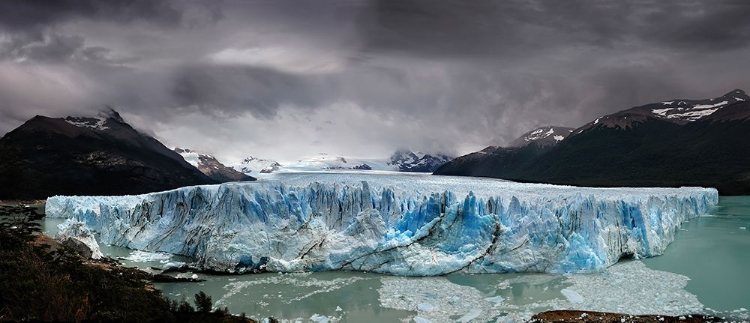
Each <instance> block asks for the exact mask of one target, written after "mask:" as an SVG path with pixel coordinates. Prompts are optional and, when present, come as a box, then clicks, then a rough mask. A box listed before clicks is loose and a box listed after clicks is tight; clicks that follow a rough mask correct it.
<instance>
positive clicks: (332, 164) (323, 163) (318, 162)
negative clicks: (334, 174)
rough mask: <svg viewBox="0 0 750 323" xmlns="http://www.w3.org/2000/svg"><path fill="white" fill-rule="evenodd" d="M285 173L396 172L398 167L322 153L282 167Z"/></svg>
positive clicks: (366, 159)
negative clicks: (336, 171)
mask: <svg viewBox="0 0 750 323" xmlns="http://www.w3.org/2000/svg"><path fill="white" fill-rule="evenodd" d="M281 169H282V170H283V171H292V172H294V171H318V170H380V171H394V170H397V169H396V167H394V166H391V165H389V164H388V161H386V160H382V159H368V158H350V157H342V156H335V155H329V154H326V153H320V154H317V155H314V156H308V157H305V158H302V159H299V160H297V161H296V162H294V163H290V164H285V165H283V166H281Z"/></svg>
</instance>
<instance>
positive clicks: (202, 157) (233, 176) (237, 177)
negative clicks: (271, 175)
mask: <svg viewBox="0 0 750 323" xmlns="http://www.w3.org/2000/svg"><path fill="white" fill-rule="evenodd" d="M174 151H175V152H176V153H178V154H180V156H182V158H184V159H185V161H187V162H188V163H190V165H193V166H194V167H196V168H198V170H199V171H201V173H203V174H205V175H206V176H208V177H210V178H212V179H214V180H216V181H218V182H233V181H254V180H255V178H253V177H250V176H248V175H245V174H243V173H240V172H238V171H236V170H234V169H233V168H230V167H227V166H224V164H222V163H221V162H219V161H218V160H217V159H216V158H215V157H214V156H211V155H209V154H200V153H198V152H196V151H194V150H191V149H182V148H175V149H174Z"/></svg>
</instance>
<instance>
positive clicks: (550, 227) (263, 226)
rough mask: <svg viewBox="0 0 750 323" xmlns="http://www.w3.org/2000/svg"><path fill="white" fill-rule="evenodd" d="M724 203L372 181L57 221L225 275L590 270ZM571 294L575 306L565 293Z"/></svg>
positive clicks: (212, 196) (254, 190)
mask: <svg viewBox="0 0 750 323" xmlns="http://www.w3.org/2000/svg"><path fill="white" fill-rule="evenodd" d="M717 201H718V193H717V191H716V190H714V189H706V188H580V187H571V186H557V185H545V184H520V183H514V182H508V181H503V180H496V179H482V178H467V177H445V176H429V175H424V174H393V173H369V172H361V173H360V172H351V171H350V172H335V173H278V174H275V175H274V176H273V177H270V178H267V179H265V180H262V181H259V182H257V183H227V184H222V185H209V186H194V187H185V188H180V189H176V190H172V191H166V192H160V193H152V194H144V195H137V196H122V197H62V196H57V197H51V198H49V199H48V200H47V204H46V208H47V209H46V212H47V215H48V216H49V217H59V218H70V219H72V221H69V222H66V223H71V224H75V223H76V222H83V223H85V224H86V226H88V227H89V228H90V229H91V230H93V231H95V232H98V233H100V237H101V240H102V242H103V243H106V244H111V245H115V246H122V247H127V248H131V249H136V250H143V251H148V252H168V253H173V254H178V255H184V256H188V257H192V258H193V259H195V260H196V264H195V265H197V266H199V267H202V268H205V269H213V270H218V271H226V272H245V271H248V270H256V269H263V270H269V271H278V272H299V271H329V270H357V271H372V272H379V273H387V274H394V275H404V276H432V275H442V274H447V273H453V272H464V273H502V272H547V273H566V272H596V271H601V270H603V269H604V268H606V267H608V266H611V265H612V264H614V263H616V262H617V261H618V260H619V259H620V258H621V257H636V258H638V257H651V256H655V255H659V254H661V253H663V252H664V250H665V249H666V247H667V245H669V243H670V242H672V240H673V239H674V234H675V231H676V230H677V229H678V228H679V225H680V224H681V223H682V222H683V221H686V220H688V219H690V218H693V217H696V216H699V215H701V214H705V213H706V212H707V211H708V210H709V209H710V208H711V207H712V206H713V205H715V204H716V203H717ZM571 295H573V294H571Z"/></svg>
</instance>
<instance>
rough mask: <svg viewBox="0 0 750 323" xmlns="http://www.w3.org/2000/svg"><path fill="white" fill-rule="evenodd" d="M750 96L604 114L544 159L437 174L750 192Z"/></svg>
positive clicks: (485, 158)
mask: <svg viewBox="0 0 750 323" xmlns="http://www.w3.org/2000/svg"><path fill="white" fill-rule="evenodd" d="M749 99H750V98H748V96H747V95H746V94H745V93H744V92H743V91H741V90H735V91H732V92H730V93H728V94H726V95H724V96H722V97H719V98H715V99H710V100H692V101H691V100H674V101H666V102H662V103H657V104H650V105H645V106H641V107H636V108H632V109H629V110H624V111H621V112H618V113H615V114H612V115H609V116H604V117H601V118H597V120H594V121H592V122H590V123H588V124H586V125H584V126H583V127H581V128H578V129H576V130H575V131H574V132H573V134H572V135H570V136H568V137H567V138H565V140H562V141H560V143H559V144H557V145H556V146H553V147H552V148H550V149H547V150H544V151H543V152H541V153H539V154H538V156H537V157H533V158H530V159H524V160H519V161H515V162H508V160H510V159H508V158H507V157H504V158H499V157H497V156H496V155H492V154H485V155H479V153H474V154H470V155H467V156H463V157H459V158H457V159H456V160H454V162H453V163H456V162H457V161H460V160H465V159H467V158H468V157H469V156H474V157H473V159H471V163H465V165H463V167H457V169H451V168H449V167H448V166H450V165H446V166H444V167H442V168H441V169H439V170H438V171H437V172H436V174H446V175H470V176H489V177H498V178H504V179H510V180H515V181H522V182H544V183H553V184H567V185H579V186H602V187H608V186H708V187H716V188H717V189H718V190H719V192H720V194H725V195H738V194H750V100H749Z"/></svg>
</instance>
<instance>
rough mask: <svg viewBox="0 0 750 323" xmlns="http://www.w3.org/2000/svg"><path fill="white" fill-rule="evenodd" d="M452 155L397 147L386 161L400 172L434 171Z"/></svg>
mask: <svg viewBox="0 0 750 323" xmlns="http://www.w3.org/2000/svg"><path fill="white" fill-rule="evenodd" d="M451 159H453V157H449V156H446V155H443V154H435V155H430V154H425V153H423V152H420V151H411V150H408V149H399V150H397V151H396V152H395V153H394V154H393V155H391V158H390V159H389V161H388V164H389V165H392V166H395V167H396V168H397V170H398V171H401V172H434V171H435V170H436V169H437V168H438V167H440V166H441V165H443V164H445V163H447V162H449V161H450V160H451Z"/></svg>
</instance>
